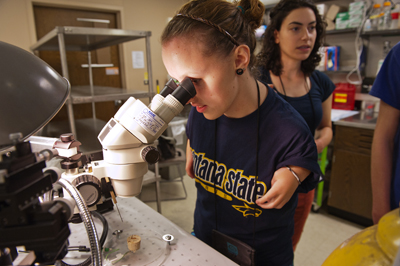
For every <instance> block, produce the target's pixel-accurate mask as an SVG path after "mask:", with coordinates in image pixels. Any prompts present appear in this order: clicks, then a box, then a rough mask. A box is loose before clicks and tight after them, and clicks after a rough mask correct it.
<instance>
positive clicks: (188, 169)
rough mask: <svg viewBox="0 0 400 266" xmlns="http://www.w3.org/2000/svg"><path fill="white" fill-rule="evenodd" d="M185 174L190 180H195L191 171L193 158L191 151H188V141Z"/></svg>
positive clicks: (188, 143)
mask: <svg viewBox="0 0 400 266" xmlns="http://www.w3.org/2000/svg"><path fill="white" fill-rule="evenodd" d="M185 169H186V173H187V174H188V176H190V177H191V178H195V175H194V171H193V156H192V151H191V150H190V140H189V139H188V141H187V145H186V167H185Z"/></svg>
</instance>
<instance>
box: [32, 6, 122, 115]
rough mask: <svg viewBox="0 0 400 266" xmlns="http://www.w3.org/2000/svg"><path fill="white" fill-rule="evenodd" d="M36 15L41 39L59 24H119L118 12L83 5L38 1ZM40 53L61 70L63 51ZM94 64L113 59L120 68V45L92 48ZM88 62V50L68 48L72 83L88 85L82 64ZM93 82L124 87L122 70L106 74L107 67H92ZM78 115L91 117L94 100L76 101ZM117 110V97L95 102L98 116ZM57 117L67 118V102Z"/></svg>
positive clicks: (38, 33)
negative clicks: (94, 20) (86, 101)
mask: <svg viewBox="0 0 400 266" xmlns="http://www.w3.org/2000/svg"><path fill="white" fill-rule="evenodd" d="M33 10H34V18H35V25H36V34H37V38H38V39H40V38H42V37H43V36H44V35H46V34H47V33H48V32H50V31H51V30H53V29H54V28H55V27H56V26H75V27H96V28H99V27H102V28H104V27H107V28H117V22H116V14H115V13H112V12H99V11H89V10H81V9H70V8H57V7H48V6H38V5H35V6H34V8H33ZM82 19H97V20H103V21H109V23H99V22H88V21H85V20H82ZM39 57H40V58H42V59H43V60H44V61H45V62H47V63H48V64H49V65H51V66H52V67H53V68H54V69H55V70H56V71H58V72H59V73H62V70H61V60H60V53H59V52H58V51H40V52H39ZM91 61H92V64H103V63H111V64H113V65H114V67H118V69H120V62H119V50H118V46H117V45H114V46H111V47H107V48H103V49H98V50H95V51H91ZM87 63H88V52H75V51H67V65H68V72H69V81H70V83H71V85H72V86H80V85H89V84H90V83H89V71H88V68H82V64H87ZM93 85H94V86H108V87H115V88H121V76H120V74H117V75H115V73H113V75H107V74H106V70H105V68H93ZM73 108H74V117H75V119H81V118H90V117H92V116H93V114H92V104H91V103H85V104H76V105H74V107H73ZM117 110H118V107H117V106H116V105H115V103H114V101H110V102H98V103H96V117H97V118H98V119H101V120H104V121H108V120H109V119H110V118H111V117H112V116H113V115H114V114H115V112H116V111H117ZM54 120H55V121H61V120H68V115H67V110H66V106H64V107H63V108H62V110H61V111H60V112H59V113H58V114H57V116H56V117H55V118H54Z"/></svg>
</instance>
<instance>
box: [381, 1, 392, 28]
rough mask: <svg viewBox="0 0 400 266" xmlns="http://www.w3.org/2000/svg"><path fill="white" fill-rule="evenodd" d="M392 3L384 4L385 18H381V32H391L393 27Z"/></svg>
mask: <svg viewBox="0 0 400 266" xmlns="http://www.w3.org/2000/svg"><path fill="white" fill-rule="evenodd" d="M391 9H392V3H390V1H386V2H384V3H383V16H382V17H381V18H380V23H379V26H378V29H380V30H389V29H390V27H391V26H392V14H391Z"/></svg>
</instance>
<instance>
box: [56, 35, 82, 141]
mask: <svg viewBox="0 0 400 266" xmlns="http://www.w3.org/2000/svg"><path fill="white" fill-rule="evenodd" d="M57 35H58V46H59V48H60V58H61V69H62V75H63V76H64V77H65V78H66V79H68V80H69V73H68V65H67V52H66V48H65V40H64V33H63V32H58V34H57ZM67 112H68V120H69V126H70V129H71V133H72V134H73V135H74V136H75V138H76V139H77V138H78V136H77V133H76V127H75V118H74V109H73V107H72V98H71V94H70V95H69V96H68V100H67Z"/></svg>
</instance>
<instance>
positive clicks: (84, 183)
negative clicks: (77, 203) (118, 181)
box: [72, 175, 101, 207]
mask: <svg viewBox="0 0 400 266" xmlns="http://www.w3.org/2000/svg"><path fill="white" fill-rule="evenodd" d="M72 185H74V186H75V187H76V188H77V189H78V190H79V192H80V193H81V195H82V197H83V198H84V200H85V202H86V204H87V206H88V207H92V206H94V205H96V204H97V203H98V202H99V200H100V199H101V183H100V181H99V180H98V179H97V178H96V177H94V176H92V175H81V176H78V177H77V178H75V179H74V181H72Z"/></svg>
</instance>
